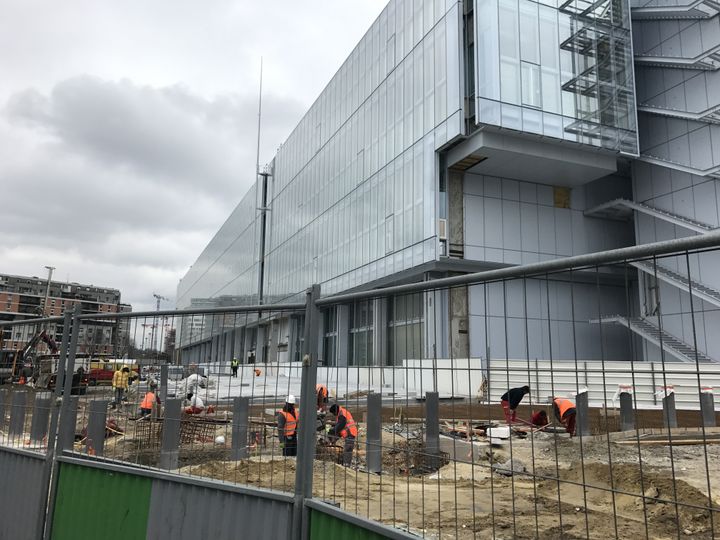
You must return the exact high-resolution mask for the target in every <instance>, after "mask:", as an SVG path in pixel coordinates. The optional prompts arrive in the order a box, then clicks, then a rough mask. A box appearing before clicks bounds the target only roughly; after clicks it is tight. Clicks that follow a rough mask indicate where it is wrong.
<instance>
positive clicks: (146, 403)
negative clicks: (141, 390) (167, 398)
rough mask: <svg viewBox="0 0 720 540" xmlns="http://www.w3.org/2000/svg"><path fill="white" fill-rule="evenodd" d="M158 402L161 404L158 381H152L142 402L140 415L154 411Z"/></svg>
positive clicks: (143, 415) (146, 414)
mask: <svg viewBox="0 0 720 540" xmlns="http://www.w3.org/2000/svg"><path fill="white" fill-rule="evenodd" d="M156 403H157V404H158V405H160V397H159V396H158V395H157V383H150V389H149V390H148V392H147V393H146V394H145V397H144V398H143V400H142V402H141V403H140V416H141V417H145V416H148V415H149V414H150V413H152V410H153V407H154V406H155V404H156Z"/></svg>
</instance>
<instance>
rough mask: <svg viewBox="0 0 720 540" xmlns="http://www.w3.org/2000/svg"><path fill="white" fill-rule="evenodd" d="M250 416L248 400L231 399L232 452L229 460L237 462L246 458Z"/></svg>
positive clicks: (244, 398) (245, 398)
mask: <svg viewBox="0 0 720 540" xmlns="http://www.w3.org/2000/svg"><path fill="white" fill-rule="evenodd" d="M249 416H250V398H249V397H236V398H234V399H233V421H232V451H231V453H230V459H231V460H232V461H239V460H241V459H245V458H247V457H248V417H249Z"/></svg>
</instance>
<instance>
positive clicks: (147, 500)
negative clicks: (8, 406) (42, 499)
mask: <svg viewBox="0 0 720 540" xmlns="http://www.w3.org/2000/svg"><path fill="white" fill-rule="evenodd" d="M59 461H60V473H59V478H58V491H57V503H56V506H55V512H54V516H53V529H52V538H53V540H82V539H90V538H103V539H104V540H115V539H118V540H127V539H129V538H132V539H144V538H146V539H148V540H161V539H162V540H165V539H168V540H169V539H172V540H183V539H192V540H197V539H198V538H213V539H214V540H231V539H235V538H238V537H243V538H253V539H263V538H266V539H268V540H270V539H285V538H289V537H290V531H291V521H292V505H293V498H292V496H290V495H288V494H283V493H279V492H271V491H267V490H259V489H255V488H248V487H242V486H235V485H230V484H223V483H221V482H214V481H211V480H201V479H197V478H187V477H178V476H177V475H171V474H163V473H159V472H158V471H156V470H145V469H139V468H131V467H126V466H123V465H117V464H113V463H107V462H102V463H101V462H98V461H94V460H90V459H81V458H73V457H67V456H65V457H62V458H60V459H59ZM8 538H15V537H8Z"/></svg>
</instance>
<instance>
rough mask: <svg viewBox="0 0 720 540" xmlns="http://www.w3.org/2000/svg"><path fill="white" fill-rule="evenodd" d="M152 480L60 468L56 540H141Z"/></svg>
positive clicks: (92, 469) (66, 466)
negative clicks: (98, 539) (100, 539)
mask: <svg viewBox="0 0 720 540" xmlns="http://www.w3.org/2000/svg"><path fill="white" fill-rule="evenodd" d="M151 490H152V480H151V479H149V478H145V477H142V476H133V475H127V474H122V473H119V472H115V471H107V470H101V469H98V468H95V467H81V466H78V465H72V464H69V463H62V464H61V465H60V474H59V476H58V489H57V497H56V503H55V512H54V515H53V525H52V538H53V540H86V539H87V540H90V539H97V538H102V539H103V540H130V539H132V540H142V539H144V538H145V536H146V531H147V522H148V513H149V510H150V492H151Z"/></svg>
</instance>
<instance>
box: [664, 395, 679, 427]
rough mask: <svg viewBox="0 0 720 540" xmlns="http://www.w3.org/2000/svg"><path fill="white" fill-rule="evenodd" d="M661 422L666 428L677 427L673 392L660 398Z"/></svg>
mask: <svg viewBox="0 0 720 540" xmlns="http://www.w3.org/2000/svg"><path fill="white" fill-rule="evenodd" d="M662 406H663V423H664V424H665V427H666V428H668V429H671V428H676V427H677V412H676V411H675V393H674V392H671V393H670V394H668V395H667V396H665V397H664V398H663V400H662Z"/></svg>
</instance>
